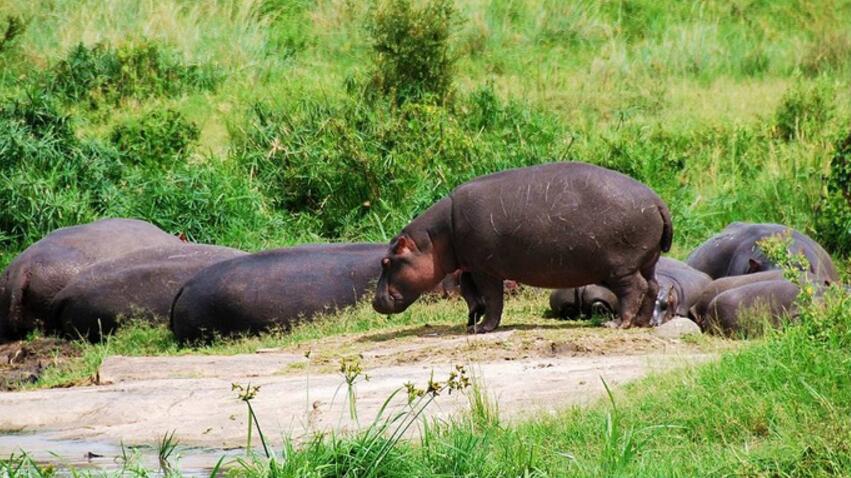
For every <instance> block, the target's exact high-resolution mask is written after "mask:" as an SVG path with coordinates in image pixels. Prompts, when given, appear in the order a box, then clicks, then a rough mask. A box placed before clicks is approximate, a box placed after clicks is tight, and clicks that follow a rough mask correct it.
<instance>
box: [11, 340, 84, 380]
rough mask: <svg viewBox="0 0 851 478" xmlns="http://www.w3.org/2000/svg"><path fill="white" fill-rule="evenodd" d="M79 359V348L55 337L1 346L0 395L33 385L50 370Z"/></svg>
mask: <svg viewBox="0 0 851 478" xmlns="http://www.w3.org/2000/svg"><path fill="white" fill-rule="evenodd" d="M79 355H80V349H79V347H77V346H76V345H74V344H73V343H71V342H68V341H65V340H61V339H56V338H52V337H49V338H37V339H35V340H31V341H16V342H10V343H7V344H0V391H8V390H15V389H18V388H20V387H21V386H22V385H26V384H29V383H34V382H35V381H36V380H38V377H39V376H40V375H41V373H42V371H43V370H44V369H45V368H47V367H48V366H58V365H61V364H63V363H65V362H67V361H68V360H69V359H71V358H73V357H77V356H79Z"/></svg>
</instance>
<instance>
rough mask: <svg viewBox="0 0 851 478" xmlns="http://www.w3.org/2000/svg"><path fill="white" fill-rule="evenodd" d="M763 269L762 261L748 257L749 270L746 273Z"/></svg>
mask: <svg viewBox="0 0 851 478" xmlns="http://www.w3.org/2000/svg"><path fill="white" fill-rule="evenodd" d="M761 270H762V262H760V261H758V260H756V259H754V258H753V257H751V258H750V259H748V271H747V272H746V273H745V274H753V273H754V272H759V271H761Z"/></svg>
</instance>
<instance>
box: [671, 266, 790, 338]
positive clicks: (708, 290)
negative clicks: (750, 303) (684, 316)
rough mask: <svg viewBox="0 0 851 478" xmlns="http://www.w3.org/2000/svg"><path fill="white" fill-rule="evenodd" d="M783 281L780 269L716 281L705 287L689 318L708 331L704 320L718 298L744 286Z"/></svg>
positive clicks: (691, 308)
mask: <svg viewBox="0 0 851 478" xmlns="http://www.w3.org/2000/svg"><path fill="white" fill-rule="evenodd" d="M781 279H783V271H781V270H778V269H773V270H769V271H763V272H755V273H753V274H744V275H736V276H730V277H722V278H720V279H715V280H714V281H712V282H710V283H709V284H707V285H706V287H704V289H703V292H701V293H700V295H699V296H698V297H697V300H695V301H694V303H693V304H692V306H691V307H690V308H689V310H688V317H689V318H690V319H691V320H693V321H694V322H695V323H696V324H697V325H699V326H700V328H701V329H704V330H706V321H705V320H704V318H705V317H706V315H707V314H706V312H707V310H708V308H709V304H710V302H712V300H713V299H714V298H715V297H716V296H718V295H719V294H721V293H723V292H726V291H728V290H730V289H735V288H737V287H741V286H744V285H748V284H754V283H757V282H765V281H774V280H781Z"/></svg>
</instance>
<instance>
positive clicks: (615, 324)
mask: <svg viewBox="0 0 851 478" xmlns="http://www.w3.org/2000/svg"><path fill="white" fill-rule="evenodd" d="M603 327H606V328H608V329H619V328H621V322H620V321H619V320H610V321H608V322H605V323H604V324H603Z"/></svg>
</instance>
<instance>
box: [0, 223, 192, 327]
mask: <svg viewBox="0 0 851 478" xmlns="http://www.w3.org/2000/svg"><path fill="white" fill-rule="evenodd" d="M179 244H182V241H181V240H180V239H178V238H177V237H175V236H172V235H170V234H168V233H166V232H165V231H163V230H162V229H160V228H158V227H156V226H154V225H152V224H149V223H147V222H144V221H137V220H135V219H104V220H100V221H96V222H93V223H90V224H83V225H79V226H72V227H65V228H62V229H57V230H56V231H53V232H52V233H50V234H48V235H47V236H45V237H44V238H43V239H41V240H40V241H38V242H36V243H35V244H33V245H31V246H30V247H29V248H27V250H25V251H24V252H23V253H21V255H19V256H18V257H17V258H15V260H14V261H12V263H11V264H10V265H9V267H8V268H7V269H6V271H5V272H4V273H3V275H2V277H0V341H3V340H9V339H16V338H21V337H23V336H25V335H26V334H27V333H29V332H31V331H33V330H35V329H36V328H37V327H38V326H39V324H42V325H44V327H45V328H46V329H48V330H54V329H55V328H56V327H57V324H54V323H52V322H51V321H50V320H49V318H50V310H51V302H52V300H53V297H54V296H55V295H56V294H57V293H58V292H59V291H60V290H62V288H63V287H65V286H66V285H67V284H68V282H69V281H70V280H71V279H73V278H74V277H75V276H76V275H77V274H78V273H79V272H80V271H81V270H83V269H84V268H86V267H88V266H90V265H92V264H94V263H96V262H98V261H102V260H106V259H111V258H114V257H117V256H120V255H123V254H127V253H128V252H132V251H135V250H138V249H143V248H147V247H155V246H167V245H179Z"/></svg>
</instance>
